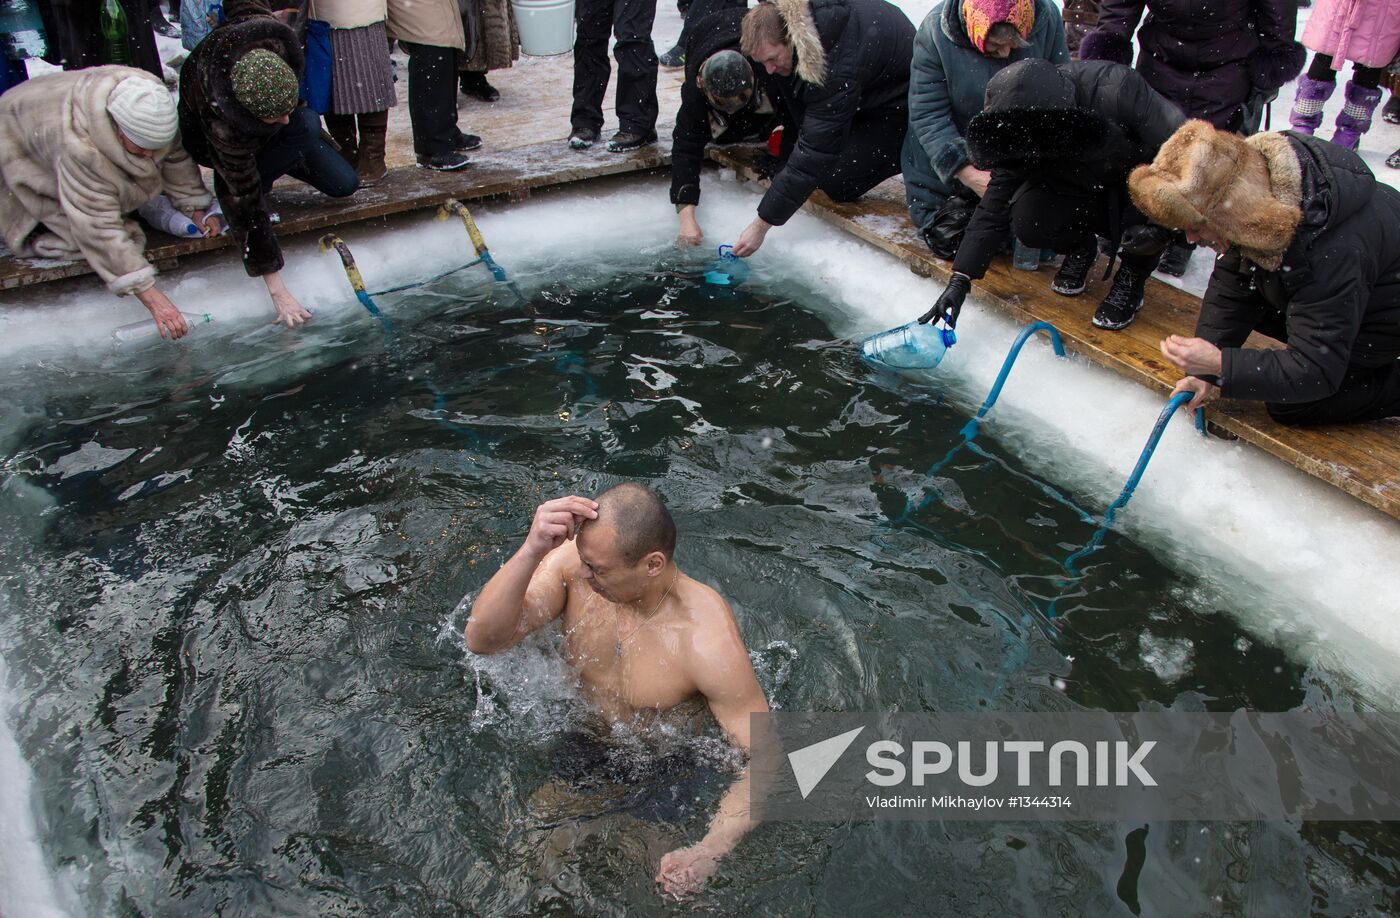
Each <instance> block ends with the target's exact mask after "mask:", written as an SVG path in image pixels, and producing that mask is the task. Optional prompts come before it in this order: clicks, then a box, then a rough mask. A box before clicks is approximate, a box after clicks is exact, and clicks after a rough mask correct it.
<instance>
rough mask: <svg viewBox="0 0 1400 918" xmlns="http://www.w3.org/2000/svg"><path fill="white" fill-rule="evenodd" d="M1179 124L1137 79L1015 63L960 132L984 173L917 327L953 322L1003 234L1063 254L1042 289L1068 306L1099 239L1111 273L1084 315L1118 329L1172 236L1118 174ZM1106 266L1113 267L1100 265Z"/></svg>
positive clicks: (1093, 65)
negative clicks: (1108, 251)
mask: <svg viewBox="0 0 1400 918" xmlns="http://www.w3.org/2000/svg"><path fill="white" fill-rule="evenodd" d="M1185 120H1186V119H1185V116H1183V115H1182V114H1181V110H1180V109H1178V108H1177V107H1176V106H1175V105H1173V104H1172V103H1171V102H1168V101H1167V100H1166V99H1165V98H1163V97H1162V96H1160V95H1158V94H1157V93H1156V92H1155V91H1153V89H1152V87H1150V86H1148V85H1147V82H1146V81H1145V80H1143V78H1142V77H1141V76H1139V75H1138V74H1137V73H1136V72H1135V71H1133V70H1131V69H1129V68H1127V67H1124V66H1123V65H1121V64H1111V63H1107V62H1104V61H1087V62H1079V61H1075V62H1071V63H1068V64H1060V65H1058V66H1057V65H1055V64H1053V63H1051V62H1050V61H1047V60H1042V59H1040V58H1034V59H1029V60H1024V61H1018V62H1017V63H1015V64H1012V65H1011V66H1009V67H1007V68H1006V69H1005V70H1003V71H1001V72H1000V73H998V74H997V75H996V76H994V77H992V79H991V80H989V81H988V83H987V104H986V107H985V108H984V109H983V110H982V111H981V112H980V113H979V114H977V115H976V116H975V117H973V119H972V121H971V123H969V125H968V129H967V134H966V139H967V151H968V155H969V157H970V158H971V159H972V162H973V163H974V164H975V165H976V166H977V167H978V168H979V169H986V170H988V171H990V172H991V173H992V178H991V181H990V182H989V183H988V184H987V192H986V194H984V195H983V196H982V200H981V202H980V203H979V204H978V205H977V209H976V211H974V212H973V215H972V221H971V223H969V224H968V227H967V232H966V234H965V235H964V236H963V241H962V244H961V245H960V246H959V247H958V253H957V256H956V257H955V258H954V259H953V272H954V273H953V277H952V280H951V281H950V282H949V284H948V288H947V289H946V290H945V291H944V292H943V295H942V296H940V297H939V298H938V302H937V303H936V304H935V305H934V307H933V309H930V310H929V311H928V312H927V313H925V314H924V315H923V316H922V317H920V319H919V321H921V322H927V321H930V320H932V319H936V318H938V317H939V316H947V317H948V318H949V319H951V320H953V321H956V319H957V312H958V310H959V309H960V308H961V307H962V302H963V299H964V298H965V297H966V296H967V293H968V291H969V290H970V289H971V288H972V281H973V280H975V279H977V278H980V277H982V276H983V275H984V274H986V273H987V268H988V267H989V266H990V265H991V263H992V258H993V257H995V255H996V254H997V253H998V252H1000V251H1001V250H1002V249H1004V248H1005V247H1006V243H1007V240H1008V239H1009V238H1010V237H1011V235H1012V233H1013V231H1014V234H1015V236H1016V238H1017V239H1019V240H1021V241H1022V242H1023V243H1025V244H1026V245H1028V246H1031V247H1032V248H1042V249H1053V250H1055V251H1057V252H1062V253H1064V254H1065V259H1064V262H1063V263H1062V264H1061V265H1060V270H1059V271H1058V272H1057V273H1056V275H1055V279H1054V280H1053V281H1052V282H1051V284H1050V289H1051V290H1053V291H1055V292H1056V293H1059V294H1061V295H1063V296H1076V295H1078V294H1079V293H1081V292H1083V290H1084V287H1085V286H1086V284H1087V281H1088V276H1089V270H1090V269H1091V268H1092V267H1093V266H1094V262H1095V260H1096V259H1097V258H1098V241H1097V237H1100V236H1102V237H1103V238H1105V239H1107V240H1109V243H1110V245H1111V246H1112V252H1113V253H1114V255H1115V256H1116V255H1117V253H1118V252H1119V247H1120V245H1121V246H1122V253H1121V264H1120V265H1119V268H1118V273H1117V275H1116V276H1115V277H1114V278H1113V286H1112V287H1111V288H1110V289H1109V291H1108V295H1107V296H1106V297H1104V300H1103V302H1102V303H1100V304H1099V307H1098V309H1097V310H1096V311H1095V312H1094V324H1095V325H1097V326H1098V327H1100V328H1107V329H1119V328H1124V327H1126V326H1127V325H1128V323H1130V322H1132V320H1133V319H1134V318H1135V317H1136V316H1137V313H1138V310H1139V309H1141V308H1142V296H1143V288H1144V286H1145V284H1146V283H1147V277H1148V275H1150V274H1151V273H1152V268H1153V266H1155V265H1156V264H1157V259H1158V258H1159V257H1160V256H1161V254H1162V250H1163V249H1164V248H1166V245H1167V242H1168V241H1169V240H1170V235H1169V234H1168V233H1166V232H1165V231H1163V230H1161V228H1160V227H1152V226H1150V225H1149V224H1148V221H1147V218H1146V217H1144V216H1143V215H1142V214H1141V213H1139V212H1138V211H1137V209H1136V208H1135V207H1133V204H1132V201H1131V200H1130V199H1129V197H1128V189H1127V178H1128V172H1129V171H1130V170H1131V169H1132V168H1133V167H1134V166H1137V165H1140V164H1143V163H1148V162H1151V161H1152V157H1153V156H1155V155H1156V153H1157V149H1158V148H1159V147H1160V146H1161V145H1162V144H1163V143H1165V142H1166V140H1167V138H1168V137H1170V136H1171V135H1172V132H1173V131H1175V130H1176V129H1177V128H1178V127H1179V126H1180V125H1181V123H1182V122H1183V121H1185ZM1110 261H1111V260H1110Z"/></svg>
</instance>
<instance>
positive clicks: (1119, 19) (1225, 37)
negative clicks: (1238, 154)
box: [1079, 0, 1306, 131]
mask: <svg viewBox="0 0 1400 918" xmlns="http://www.w3.org/2000/svg"><path fill="white" fill-rule="evenodd" d="M1144 10H1146V12H1147V21H1146V22H1144V23H1143V24H1142V27H1141V28H1138V22H1139V21H1140V20H1141V19H1142V16H1143V11H1144ZM1297 25H1298V2H1297V0H1104V2H1103V5H1102V7H1101V12H1100V14H1099V27H1098V28H1097V29H1095V30H1094V31H1093V32H1090V33H1089V34H1088V35H1086V36H1084V40H1083V42H1082V44H1080V46H1079V56H1080V59H1081V60H1108V61H1116V62H1117V63H1120V64H1128V63H1131V62H1132V60H1133V35H1134V33H1135V32H1136V34H1137V40H1138V44H1139V45H1140V46H1141V49H1142V50H1141V52H1140V53H1139V54H1138V62H1137V69H1138V72H1140V73H1141V74H1142V75H1143V77H1144V78H1145V79H1146V80H1147V82H1148V83H1149V84H1150V85H1151V86H1152V88H1153V89H1155V90H1157V91H1158V92H1160V93H1161V94H1162V95H1164V96H1166V97H1167V98H1168V99H1171V100H1172V101H1173V102H1175V103H1176V104H1177V105H1179V106H1181V108H1182V110H1183V111H1184V112H1186V114H1187V115H1188V116H1190V117H1192V118H1202V119H1204V120H1206V121H1209V122H1210V123H1211V124H1214V125H1215V126H1216V127H1218V128H1221V129H1222V130H1227V131H1237V130H1239V129H1240V127H1241V124H1242V122H1243V120H1244V117H1243V106H1244V104H1245V102H1246V101H1247V100H1248V99H1249V97H1250V96H1251V95H1253V94H1254V93H1256V92H1264V93H1268V92H1272V91H1273V90H1276V89H1278V88H1279V87H1280V86H1282V85H1284V84H1285V83H1287V82H1288V81H1289V80H1291V79H1293V78H1294V77H1296V76H1297V75H1298V72H1299V71H1300V70H1302V68H1303V60H1304V58H1305V57H1306V53H1305V52H1304V50H1303V46H1302V45H1300V44H1298V42H1297V41H1295V40H1294V32H1295V31H1297Z"/></svg>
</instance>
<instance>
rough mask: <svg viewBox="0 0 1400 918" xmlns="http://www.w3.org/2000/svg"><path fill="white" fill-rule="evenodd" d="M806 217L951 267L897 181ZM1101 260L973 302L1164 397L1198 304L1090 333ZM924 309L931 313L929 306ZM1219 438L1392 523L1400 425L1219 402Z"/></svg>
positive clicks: (903, 256) (1165, 305)
mask: <svg viewBox="0 0 1400 918" xmlns="http://www.w3.org/2000/svg"><path fill="white" fill-rule="evenodd" d="M759 152H760V151H759V150H757V149H756V148H744V147H725V148H713V147H712V148H711V149H710V151H709V156H710V158H711V159H712V160H714V161H715V162H718V163H719V164H721V165H723V166H727V167H729V168H732V169H734V170H735V172H736V173H738V175H739V177H740V178H743V179H745V180H749V181H758V180H759V179H758V173H757V170H756V169H754V168H753V166H752V163H753V162H755V161H756V159H757V156H758V154H759ZM806 208H807V210H808V211H810V212H811V213H813V214H815V215H817V216H818V217H821V218H822V219H824V220H826V221H828V222H830V223H832V224H834V225H836V226H839V227H841V228H842V229H845V230H847V231H848V232H851V233H853V234H855V235H856V236H859V237H860V238H862V239H864V240H866V241H867V242H869V243H871V244H872V245H875V246H878V247H879V248H881V249H883V250H884V251H886V252H888V253H890V254H891V255H893V256H895V257H896V258H898V259H899V260H900V261H902V262H903V263H904V264H906V265H908V267H909V268H910V270H912V271H913V272H914V273H916V274H919V275H920V276H923V277H934V278H938V279H940V280H945V281H946V280H947V279H948V277H949V276H950V275H951V269H952V264H951V263H950V262H947V261H943V260H942V259H939V258H935V257H934V256H933V254H932V253H930V252H929V250H928V247H927V246H926V245H924V243H923V242H922V241H921V240H920V239H919V238H918V237H917V236H916V235H915V233H914V226H913V223H912V222H911V221H910V220H909V215H908V211H907V209H906V205H905V199H904V185H903V182H902V180H900V179H898V178H895V179H891V180H889V181H888V182H885V183H884V184H882V185H880V186H879V187H878V188H876V189H874V190H873V191H871V192H870V193H869V194H867V195H866V196H865V197H864V198H862V199H861V200H860V201H857V202H855V203H853V204H838V203H835V202H833V201H831V200H830V199H828V198H827V197H826V196H825V195H823V194H822V193H821V192H817V193H816V194H814V195H813V196H812V198H811V199H810V200H809V201H808V202H807V205H806ZM1106 267H1107V259H1106V258H1105V257H1100V259H1099V262H1098V265H1097V267H1096V269H1095V271H1094V273H1093V274H1092V275H1091V276H1092V278H1093V280H1092V282H1091V283H1090V285H1089V287H1088V289H1086V290H1085V291H1084V292H1083V293H1082V294H1080V295H1079V296H1077V297H1064V296H1058V295H1056V294H1054V293H1052V292H1051V291H1050V277H1051V275H1052V273H1053V267H1052V266H1049V265H1043V266H1042V267H1041V270H1039V271H1017V270H1015V269H1013V268H1012V267H1011V259H1010V258H1008V257H1005V256H1002V257H999V258H998V259H997V260H996V262H995V263H994V264H993V265H992V267H991V269H990V270H989V271H988V272H987V276H986V277H985V278H983V279H982V280H980V281H976V282H975V283H974V286H975V287H976V288H977V289H978V291H979V292H980V293H981V295H982V296H983V297H984V298H985V299H987V300H988V301H990V302H991V303H992V304H993V305H995V306H996V307H997V308H999V309H1000V310H1002V311H1003V312H1005V313H1007V314H1008V315H1009V316H1011V318H1012V319H1014V320H1016V321H1018V322H1026V323H1029V322H1050V323H1051V324H1053V325H1054V326H1055V327H1056V328H1057V329H1059V331H1060V335H1061V338H1062V339H1063V341H1064V343H1065V347H1066V348H1068V349H1071V350H1073V351H1075V352H1076V353H1079V354H1081V355H1083V356H1084V357H1087V358H1088V359H1090V360H1092V361H1094V362H1095V363H1098V364H1100V365H1102V366H1105V367H1108V368H1109V369H1111V370H1113V371H1115V372H1117V373H1119V374H1121V375H1123V376H1125V377H1127V378H1128V379H1131V380H1133V381H1135V382H1138V383H1141V384H1142V385H1145V386H1147V387H1149V388H1151V389H1153V390H1155V391H1157V392H1160V393H1161V394H1162V395H1164V396H1165V395H1167V394H1168V393H1170V392H1171V390H1172V387H1173V386H1175V385H1176V381H1177V380H1178V379H1180V378H1181V371H1180V370H1178V369H1177V368H1176V367H1174V366H1172V365H1171V364H1169V363H1167V362H1166V360H1164V359H1163V358H1162V355H1161V352H1160V351H1159V350H1158V348H1157V345H1158V342H1159V341H1161V340H1162V339H1163V338H1164V337H1166V336H1167V335H1169V334H1186V335H1189V334H1191V333H1192V332H1193V330H1194V329H1195V327H1196V318H1197V316H1198V315H1199V314H1200V299H1199V298H1198V297H1196V296H1193V295H1192V294H1189V293H1186V292H1184V291H1181V290H1178V289H1177V288H1175V287H1173V286H1171V285H1169V284H1165V283H1162V282H1161V281H1158V280H1157V279H1156V278H1153V279H1151V280H1149V281H1148V284H1147V294H1146V298H1145V300H1144V305H1143V309H1142V312H1141V313H1140V314H1139V316H1138V318H1137V320H1136V321H1135V322H1133V324H1132V325H1130V326H1128V327H1127V328H1126V329H1124V330H1122V331H1116V332H1115V331H1105V330H1103V329H1100V328H1096V327H1094V325H1093V324H1092V322H1091V321H1090V319H1091V318H1092V316H1093V312H1094V307H1095V305H1096V304H1097V303H1098V302H1099V300H1101V299H1102V298H1103V296H1104V294H1105V293H1106V292H1107V290H1108V282H1107V281H1105V280H1103V279H1102V276H1103V272H1104V269H1105V268H1106ZM930 305H932V304H930ZM1248 344H1249V346H1251V347H1281V346H1282V345H1281V344H1280V343H1279V342H1277V341H1274V340H1273V339H1270V338H1265V337H1263V336H1260V335H1251V336H1250V340H1249V342H1248ZM1206 415H1207V420H1208V424H1209V426H1210V428H1211V430H1212V431H1213V432H1215V433H1217V434H1221V435H1225V436H1230V437H1238V438H1239V439H1241V440H1245V441H1247V442H1249V443H1251V444H1253V445H1254V446H1256V447H1258V448H1260V449H1262V450H1264V451H1265V452H1268V453H1270V454H1272V455H1274V456H1277V457H1278V458H1279V459H1282V460H1283V461H1284V462H1287V463H1288V464H1290V465H1292V466H1294V467H1296V468H1299V469H1301V470H1303V471H1304V472H1307V473H1308V474H1309V475H1312V476H1314V477H1316V478H1319V479H1321V480H1322V481H1325V482H1327V483H1328V484H1330V485H1333V486H1334V487H1337V488H1340V489H1341V490H1342V491H1345V492H1346V493H1347V494H1350V495H1352V496H1353V497H1356V498H1358V499H1360V500H1362V501H1365V502H1366V503H1368V504H1370V505H1371V506H1373V507H1375V508H1377V509H1378V510H1381V511H1383V512H1384V513H1387V514H1389V515H1390V516H1392V517H1395V518H1397V519H1400V423H1398V422H1397V421H1395V420H1393V419H1392V420H1386V421H1377V422H1374V423H1370V424H1348V425H1338V426H1334V427H1313V428H1295V427H1284V426H1283V425H1280V424H1276V423H1274V421H1273V420H1272V419H1270V418H1269V416H1268V413H1267V412H1266V411H1265V410H1264V406H1263V404H1262V403H1259V402H1243V401H1222V402H1219V403H1216V404H1215V405H1213V406H1211V407H1210V408H1209V409H1207V412H1206Z"/></svg>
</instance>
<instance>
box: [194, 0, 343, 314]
mask: <svg viewBox="0 0 1400 918" xmlns="http://www.w3.org/2000/svg"><path fill="white" fill-rule="evenodd" d="M224 13H225V16H226V20H225V22H224V23H223V25H220V26H218V27H217V28H215V29H213V30H212V31H210V33H209V34H208V35H207V36H205V38H204V40H203V41H201V42H200V43H199V44H198V45H197V46H196V47H195V49H194V51H192V52H191V53H190V56H189V59H188V60H187V61H186V62H185V65H184V67H183V68H182V69H181V71H180V107H179V111H180V133H181V135H182V136H183V138H184V141H185V148H186V149H187V150H188V151H189V153H190V155H191V156H192V157H193V158H194V160H195V161H196V162H198V163H199V164H200V165H203V166H208V167H210V168H212V169H213V170H214V191H215V193H216V194H218V196H219V203H220V204H221V205H222V207H223V211H224V215H225V217H226V218H227V220H228V225H229V231H230V232H232V233H233V235H234V238H236V239H237V240H238V243H239V246H240V248H241V250H242V254H243V266H244V268H245V269H246V270H247V272H248V274H249V276H251V277H261V278H262V279H263V282H264V283H265V284H266V285H267V291H268V295H269V296H270V297H271V298H272V304H273V307H274V308H275V309H276V310H277V321H279V322H281V323H283V324H285V325H287V326H288V327H295V326H297V325H301V324H302V323H303V322H305V321H306V320H307V319H309V318H311V314H310V313H308V312H307V311H306V310H305V309H303V308H302V306H301V304H300V303H298V302H297V300H296V298H295V297H293V296H292V294H291V292H290V291H289V290H288V289H287V287H286V284H285V283H283V281H282V274H281V272H282V267H283V264H284V262H283V259H282V249H281V246H279V245H278V243H277V237H276V235H275V234H274V232H273V217H272V215H271V213H270V212H269V211H268V206H267V197H266V196H267V192H268V191H269V190H270V189H271V188H272V183H273V182H274V181H275V180H276V179H278V178H280V177H281V176H283V175H290V176H292V177H293V178H296V179H299V180H301V181H303V182H306V183H307V184H309V185H311V186H313V187H315V188H316V189H317V190H318V191H321V192H322V193H324V194H327V195H330V196H331V197H337V198H338V197H345V196H347V195H350V194H353V193H354V191H355V189H356V188H358V187H359V180H358V179H357V177H356V175H355V169H354V167H352V166H351V165H350V164H348V163H347V162H346V161H345V160H344V159H343V158H342V157H341V156H340V154H339V153H337V152H336V150H335V148H334V147H332V146H331V145H330V144H329V143H327V142H326V141H325V140H324V139H323V138H322V136H321V119H320V118H319V117H317V115H316V113H315V112H313V111H311V110H310V109H308V108H306V107H305V106H302V105H301V103H300V99H299V97H298V91H299V87H298V83H299V78H298V74H299V73H300V71H301V68H302V53H301V45H300V43H299V42H298V41H297V38H296V35H295V34H294V33H293V32H292V30H291V29H289V28H288V27H287V26H286V25H284V24H283V23H282V22H280V21H278V20H277V19H275V18H274V17H273V16H272V15H271V14H270V13H269V11H268V7H267V4H266V2H265V0H228V2H226V3H225V5H224Z"/></svg>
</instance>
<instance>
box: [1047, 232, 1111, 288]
mask: <svg viewBox="0 0 1400 918" xmlns="http://www.w3.org/2000/svg"><path fill="white" fill-rule="evenodd" d="M1098 260H1099V241H1098V239H1096V238H1092V237H1091V238H1090V239H1089V241H1088V242H1086V243H1084V244H1083V245H1082V246H1080V247H1079V248H1077V249H1075V250H1074V251H1073V252H1070V253H1069V254H1067V255H1065V260H1064V261H1062V262H1061V263H1060V270H1058V271H1056V272H1055V279H1054V280H1052V281H1051V282H1050V289H1051V290H1053V291H1055V292H1056V293H1058V294H1060V295H1061V296H1078V295H1079V294H1081V293H1083V292H1084V287H1085V286H1086V285H1087V284H1088V282H1089V270H1090V269H1091V268H1093V267H1094V262H1096V261H1098Z"/></svg>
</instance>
